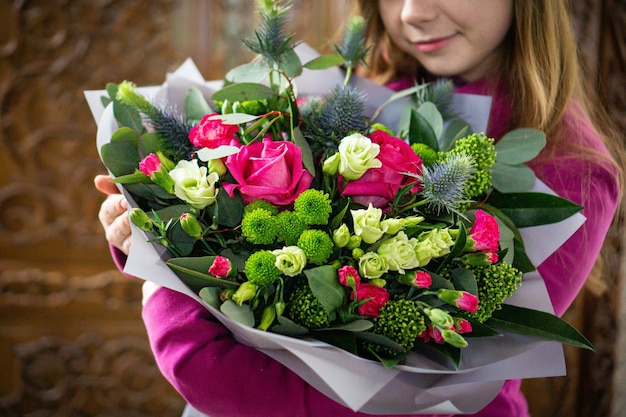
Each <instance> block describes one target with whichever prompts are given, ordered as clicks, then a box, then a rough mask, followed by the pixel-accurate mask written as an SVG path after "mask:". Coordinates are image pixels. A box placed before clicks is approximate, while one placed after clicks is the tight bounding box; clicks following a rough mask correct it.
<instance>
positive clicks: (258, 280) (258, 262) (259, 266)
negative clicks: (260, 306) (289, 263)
mask: <svg viewBox="0 0 626 417" xmlns="http://www.w3.org/2000/svg"><path fill="white" fill-rule="evenodd" d="M244 272H245V274H246V276H247V277H248V281H250V282H251V283H253V284H255V285H257V286H259V287H262V286H264V285H268V284H271V283H272V282H274V281H275V280H276V279H277V278H278V277H279V276H280V271H279V270H278V268H276V255H274V254H273V253H272V252H270V251H267V250H261V251H258V252H254V253H253V254H252V255H250V257H249V258H248V260H246V264H245V266H244Z"/></svg>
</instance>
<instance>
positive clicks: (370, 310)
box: [350, 284, 389, 317]
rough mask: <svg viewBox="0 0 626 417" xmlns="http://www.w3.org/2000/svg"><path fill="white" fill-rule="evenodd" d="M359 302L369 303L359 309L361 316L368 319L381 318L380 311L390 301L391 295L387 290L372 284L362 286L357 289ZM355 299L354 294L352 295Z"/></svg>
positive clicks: (351, 297)
mask: <svg viewBox="0 0 626 417" xmlns="http://www.w3.org/2000/svg"><path fill="white" fill-rule="evenodd" d="M356 296H357V300H367V299H368V298H369V299H370V300H369V301H368V302H366V303H365V304H363V305H362V306H360V307H359V314H360V315H362V316H366V317H379V316H380V309H381V308H382V306H384V305H385V304H387V301H389V293H388V292H387V290H386V289H384V288H381V287H377V286H376V285H372V284H361V285H359V286H357V287H356ZM350 299H354V293H352V294H351V295H350Z"/></svg>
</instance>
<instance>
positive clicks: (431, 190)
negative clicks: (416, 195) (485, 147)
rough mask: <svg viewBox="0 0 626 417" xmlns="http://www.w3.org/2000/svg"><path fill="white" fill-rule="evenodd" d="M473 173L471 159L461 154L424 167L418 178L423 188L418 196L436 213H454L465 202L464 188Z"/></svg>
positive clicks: (472, 161)
mask: <svg viewBox="0 0 626 417" xmlns="http://www.w3.org/2000/svg"><path fill="white" fill-rule="evenodd" d="M474 171H475V168H474V160H473V158H472V157H471V156H469V155H467V154H465V153H463V152H461V153H458V154H454V155H451V156H450V157H449V158H447V159H446V160H445V161H442V162H436V163H435V164H433V165H432V166H431V167H426V166H425V167H424V170H423V172H422V174H421V175H420V176H419V178H418V179H419V181H420V183H421V185H422V187H423V189H422V191H421V192H420V195H421V196H422V197H423V198H424V200H425V201H426V202H427V203H428V206H429V207H430V208H431V209H433V210H434V211H436V212H437V213H440V212H442V211H448V212H456V211H458V207H459V206H460V205H461V204H462V203H464V202H465V201H464V200H463V196H464V195H465V186H466V183H467V181H468V179H469V178H470V177H471V176H472V174H473V173H474Z"/></svg>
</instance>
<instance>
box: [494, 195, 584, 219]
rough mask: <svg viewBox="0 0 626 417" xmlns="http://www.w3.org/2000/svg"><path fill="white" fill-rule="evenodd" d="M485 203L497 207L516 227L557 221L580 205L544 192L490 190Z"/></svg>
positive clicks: (579, 207) (574, 212)
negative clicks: (501, 191) (499, 191)
mask: <svg viewBox="0 0 626 417" xmlns="http://www.w3.org/2000/svg"><path fill="white" fill-rule="evenodd" d="M487 203H488V204H489V205H491V206H494V207H497V208H498V210H500V212H502V213H503V214H504V215H506V216H507V217H509V218H510V219H511V220H512V221H513V222H514V223H515V225H516V226H517V227H530V226H539V225H544V224H551V223H557V222H559V221H561V220H564V219H567V218H568V217H570V216H572V215H574V214H576V213H578V212H579V211H580V210H582V207H581V206H579V205H577V204H574V203H572V202H571V201H568V200H566V199H564V198H561V197H558V196H555V195H552V194H545V193H498V192H495V191H494V192H492V193H491V194H490V195H489V199H488V200H487Z"/></svg>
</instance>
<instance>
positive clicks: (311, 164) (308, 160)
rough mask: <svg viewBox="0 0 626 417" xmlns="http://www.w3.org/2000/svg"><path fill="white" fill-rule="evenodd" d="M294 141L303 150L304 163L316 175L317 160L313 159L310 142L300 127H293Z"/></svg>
mask: <svg viewBox="0 0 626 417" xmlns="http://www.w3.org/2000/svg"><path fill="white" fill-rule="evenodd" d="M293 141H294V143H295V144H296V145H298V147H300V149H301V150H302V165H303V166H304V168H305V169H306V170H307V171H309V173H310V174H311V175H312V176H314V177H315V161H313V153H312V152H311V147H310V146H309V142H307V141H306V139H305V138H304V135H303V134H302V131H301V130H300V128H299V127H296V128H295V129H293Z"/></svg>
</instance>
